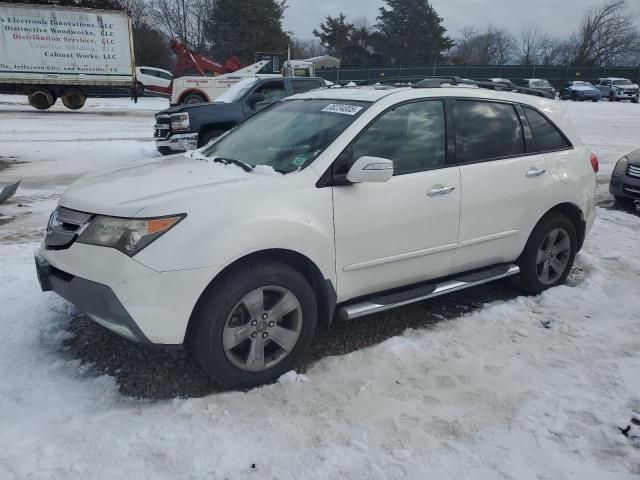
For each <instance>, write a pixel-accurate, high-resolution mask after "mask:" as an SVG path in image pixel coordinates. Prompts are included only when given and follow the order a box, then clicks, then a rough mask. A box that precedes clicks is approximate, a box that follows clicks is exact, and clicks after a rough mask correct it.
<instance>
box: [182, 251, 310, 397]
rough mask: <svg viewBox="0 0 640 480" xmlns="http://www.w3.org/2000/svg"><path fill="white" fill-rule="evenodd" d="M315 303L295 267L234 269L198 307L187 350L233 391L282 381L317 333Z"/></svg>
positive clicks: (258, 264)
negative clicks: (279, 378)
mask: <svg viewBox="0 0 640 480" xmlns="http://www.w3.org/2000/svg"><path fill="white" fill-rule="evenodd" d="M316 320H317V305H316V297H315V294H314V291H313V289H312V288H311V285H309V282H307V280H306V278H305V277H304V276H303V275H302V274H301V273H299V272H298V271H296V270H294V269H293V268H291V267H290V266H288V265H286V264H283V263H280V262H276V261H260V262H256V263H253V264H246V265H244V266H241V267H238V268H235V269H233V270H232V271H230V272H229V273H227V274H224V277H223V278H221V279H219V280H218V281H216V282H215V283H214V284H213V285H212V287H210V288H209V289H208V290H207V291H206V292H205V294H204V296H203V298H202V299H201V300H200V302H199V303H198V306H197V307H196V310H195V311H194V315H193V317H192V319H191V321H192V325H190V329H189V336H188V339H187V345H188V347H189V349H190V351H191V352H192V354H193V356H194V357H195V359H196V360H197V362H198V363H199V364H200V365H201V366H202V367H203V368H204V370H205V371H206V372H207V373H208V374H209V375H211V377H212V378H213V379H215V380H217V381H218V382H220V383H222V384H223V385H226V386H228V387H253V386H256V385H260V384H262V383H266V382H270V381H273V380H275V379H277V378H278V377H279V376H280V375H282V374H283V373H285V372H288V371H289V370H291V369H292V368H293V367H294V366H295V365H296V364H297V363H298V361H299V360H300V358H301V357H302V355H303V354H304V353H305V351H306V350H307V347H308V346H309V344H310V343H311V340H312V339H313V334H314V331H315V328H316Z"/></svg>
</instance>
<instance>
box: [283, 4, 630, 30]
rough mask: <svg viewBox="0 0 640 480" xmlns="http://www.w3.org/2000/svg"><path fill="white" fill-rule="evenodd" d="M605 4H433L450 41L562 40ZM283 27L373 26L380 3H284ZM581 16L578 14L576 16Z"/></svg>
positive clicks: (298, 28) (296, 28) (287, 28)
mask: <svg viewBox="0 0 640 480" xmlns="http://www.w3.org/2000/svg"><path fill="white" fill-rule="evenodd" d="M603 1H604V0H432V1H431V4H432V5H433V6H434V8H435V9H436V11H437V12H438V15H440V16H441V17H443V18H444V26H445V27H446V29H447V30H448V32H449V35H450V36H452V37H454V38H455V37H457V36H458V34H459V32H460V30H461V29H462V28H463V27H465V26H468V25H473V26H476V27H484V26H486V25H488V24H489V23H492V24H493V25H494V26H496V27H501V28H507V29H508V30H510V31H511V32H512V33H515V34H517V33H518V32H519V31H520V29H521V28H522V27H523V26H525V25H528V24H529V23H536V24H538V25H540V26H541V27H542V28H543V29H545V30H546V31H548V32H549V33H551V34H553V35H555V36H558V37H561V36H564V35H568V34H569V33H570V32H571V31H573V30H574V29H575V27H576V25H577V23H578V21H579V19H580V16H581V12H582V11H583V10H584V9H586V8H587V7H589V6H591V5H599V4H601V3H603ZM628 3H629V5H631V8H630V10H631V11H633V12H634V13H636V14H640V0H628ZM287 4H288V5H289V8H287V10H286V13H285V19H284V27H285V30H287V31H292V32H293V33H294V35H295V36H296V37H299V38H303V39H310V38H313V34H312V33H311V32H312V31H313V29H314V28H317V27H318V25H319V24H320V23H321V22H322V21H323V19H324V17H325V16H326V15H332V16H335V15H337V14H338V13H340V12H343V13H344V14H345V15H347V17H348V18H349V19H351V20H353V19H354V18H358V17H366V18H367V19H368V20H369V22H370V23H371V24H373V23H375V18H376V16H377V14H378V7H380V6H381V5H382V1H381V0H287ZM576 12H580V13H576Z"/></svg>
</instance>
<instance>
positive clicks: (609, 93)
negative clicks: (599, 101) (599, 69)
mask: <svg viewBox="0 0 640 480" xmlns="http://www.w3.org/2000/svg"><path fill="white" fill-rule="evenodd" d="M596 88H597V89H598V90H600V93H601V94H602V98H608V99H609V101H610V102H615V101H616V100H631V101H632V102H633V103H638V97H639V95H638V90H640V89H639V88H638V84H637V83H633V82H632V81H631V80H629V79H627V78H615V77H609V78H599V79H598V81H597V82H596Z"/></svg>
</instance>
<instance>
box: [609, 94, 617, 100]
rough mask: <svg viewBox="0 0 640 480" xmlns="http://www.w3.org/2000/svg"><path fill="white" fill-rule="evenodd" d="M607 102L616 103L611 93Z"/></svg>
mask: <svg viewBox="0 0 640 480" xmlns="http://www.w3.org/2000/svg"><path fill="white" fill-rule="evenodd" d="M609 101H610V102H615V101H616V97H615V95H614V94H613V92H611V93H609Z"/></svg>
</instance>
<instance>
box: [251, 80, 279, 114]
mask: <svg viewBox="0 0 640 480" xmlns="http://www.w3.org/2000/svg"><path fill="white" fill-rule="evenodd" d="M253 93H260V94H262V95H264V100H262V101H260V102H258V103H256V104H255V105H254V106H253V110H260V109H262V108H264V107H267V106H269V105H271V104H272V103H274V102H277V101H278V100H280V99H281V98H284V97H286V93H285V91H284V82H283V81H282V80H280V81H274V82H267V83H265V84H263V85H261V86H259V87H258V88H256V89H255V91H254V92H253Z"/></svg>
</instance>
